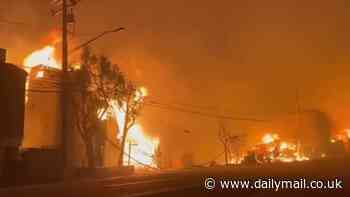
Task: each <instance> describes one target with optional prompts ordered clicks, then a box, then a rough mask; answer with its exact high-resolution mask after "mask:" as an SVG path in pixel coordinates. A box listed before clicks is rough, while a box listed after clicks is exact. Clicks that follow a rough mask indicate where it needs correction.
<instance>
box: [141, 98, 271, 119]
mask: <svg viewBox="0 0 350 197" xmlns="http://www.w3.org/2000/svg"><path fill="white" fill-rule="evenodd" d="M145 105H146V106H149V107H155V108H160V109H166V110H172V111H178V112H184V113H191V114H195V115H199V116H205V117H210V118H217V119H227V120H238V121H254V122H267V120H262V119H255V118H241V117H232V116H226V115H220V114H215V113H207V112H201V111H194V110H189V109H185V108H178V107H172V106H166V105H165V106H164V105H163V104H161V103H155V102H153V103H145Z"/></svg>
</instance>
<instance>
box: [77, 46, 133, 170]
mask: <svg viewBox="0 0 350 197" xmlns="http://www.w3.org/2000/svg"><path fill="white" fill-rule="evenodd" d="M71 79H72V83H73V84H74V86H73V87H74V89H73V90H72V92H74V94H73V98H72V101H73V111H74V117H73V119H74V122H75V123H74V125H75V128H76V129H77V131H78V132H79V134H80V136H81V138H82V140H83V142H84V145H85V151H86V157H87V161H88V167H89V168H93V167H95V166H96V158H97V157H98V153H97V150H98V144H96V139H98V137H99V136H100V135H101V133H100V132H101V129H100V128H99V125H100V122H101V120H104V119H105V117H106V116H107V115H108V113H109V111H110V108H111V107H112V105H113V103H115V102H117V103H118V104H120V105H121V103H122V101H123V99H124V98H125V97H126V95H127V92H128V89H127V88H126V87H128V86H129V84H130V83H127V82H126V79H125V76H124V75H123V73H122V72H121V71H120V69H119V67H118V66H117V65H115V64H112V63H111V61H109V60H108V58H107V57H105V56H99V57H98V56H96V55H94V54H92V52H91V51H90V50H89V49H88V48H86V49H85V50H84V51H83V53H82V56H81V66H80V69H76V70H73V71H72V75H71ZM126 84H128V85H126Z"/></svg>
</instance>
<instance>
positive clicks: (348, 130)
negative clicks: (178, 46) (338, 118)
mask: <svg viewBox="0 0 350 197" xmlns="http://www.w3.org/2000/svg"><path fill="white" fill-rule="evenodd" d="M345 132H346V136H347V137H348V138H349V139H350V129H346V130H345Z"/></svg>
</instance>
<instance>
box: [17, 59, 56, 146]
mask: <svg viewBox="0 0 350 197" xmlns="http://www.w3.org/2000/svg"><path fill="white" fill-rule="evenodd" d="M60 86H61V71H60V70H59V69H57V68H52V67H48V66H44V65H38V66H35V67H33V68H31V71H30V73H29V77H28V85H27V88H28V91H27V102H26V109H25V133H24V141H23V145H22V146H23V148H59V146H60V144H61V133H60V132H61V110H60V109H61V105H60V102H61V100H60V89H61V87H60Z"/></svg>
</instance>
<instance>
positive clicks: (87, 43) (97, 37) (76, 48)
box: [69, 27, 125, 53]
mask: <svg viewBox="0 0 350 197" xmlns="http://www.w3.org/2000/svg"><path fill="white" fill-rule="evenodd" d="M122 30H125V28H124V27H119V28H116V29H112V30H107V31H104V32H102V33H100V34H98V35H97V36H95V37H93V38H91V39H90V40H88V41H86V42H84V43H83V44H80V45H79V46H77V47H75V48H73V49H72V50H70V51H69V52H70V53H73V52H75V51H78V50H79V49H81V48H84V47H85V46H87V45H89V44H90V43H92V42H94V41H95V40H97V39H99V38H101V37H102V36H105V35H107V34H110V33H116V32H119V31H122Z"/></svg>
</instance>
